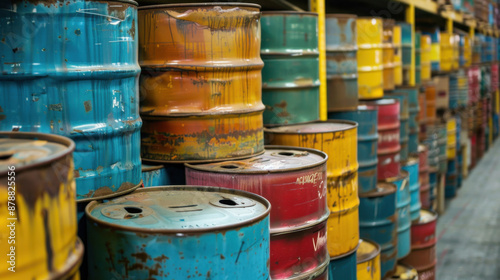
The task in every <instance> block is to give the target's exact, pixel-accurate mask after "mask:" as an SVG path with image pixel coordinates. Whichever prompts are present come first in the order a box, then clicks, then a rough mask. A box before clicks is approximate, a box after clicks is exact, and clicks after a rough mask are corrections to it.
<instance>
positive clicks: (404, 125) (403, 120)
mask: <svg viewBox="0 0 500 280" xmlns="http://www.w3.org/2000/svg"><path fill="white" fill-rule="evenodd" d="M386 98H394V99H398V101H399V123H400V126H399V143H400V145H401V150H400V152H399V155H400V160H401V161H403V162H404V161H407V160H408V157H409V147H408V141H409V137H410V123H409V118H410V111H409V109H410V108H409V106H408V93H407V92H405V91H402V90H398V91H397V93H395V92H389V93H386Z"/></svg>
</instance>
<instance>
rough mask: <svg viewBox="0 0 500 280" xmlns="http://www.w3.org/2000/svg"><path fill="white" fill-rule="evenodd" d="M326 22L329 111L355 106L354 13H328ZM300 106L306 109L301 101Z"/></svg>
mask: <svg viewBox="0 0 500 280" xmlns="http://www.w3.org/2000/svg"><path fill="white" fill-rule="evenodd" d="M325 21H326V34H327V36H326V60H327V62H326V71H327V79H328V84H327V90H328V98H327V99H328V111H329V112H332V111H343V110H355V109H356V106H357V105H358V68H357V67H358V64H357V42H356V40H357V37H356V16H355V15H347V14H328V15H326V19H325ZM272 35H274V34H272ZM294 67H295V66H294ZM264 69H265V68H264ZM276 71H278V72H285V73H286V72H287V71H281V70H276ZM297 71H303V69H300V68H297ZM300 106H301V107H303V109H307V110H308V108H307V107H306V106H304V105H303V103H302V104H301V105H300Z"/></svg>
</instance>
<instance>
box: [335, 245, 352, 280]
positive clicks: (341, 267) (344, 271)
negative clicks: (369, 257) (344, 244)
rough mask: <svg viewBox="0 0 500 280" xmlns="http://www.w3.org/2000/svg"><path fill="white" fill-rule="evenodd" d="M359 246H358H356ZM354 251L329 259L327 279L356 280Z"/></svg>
mask: <svg viewBox="0 0 500 280" xmlns="http://www.w3.org/2000/svg"><path fill="white" fill-rule="evenodd" d="M358 248H359V247H358ZM356 251H357V249H355V250H354V252H352V253H347V254H345V255H341V256H338V257H334V258H331V259H330V264H329V266H328V279H330V280H336V279H339V280H340V279H342V280H357V273H356V272H357V271H356Z"/></svg>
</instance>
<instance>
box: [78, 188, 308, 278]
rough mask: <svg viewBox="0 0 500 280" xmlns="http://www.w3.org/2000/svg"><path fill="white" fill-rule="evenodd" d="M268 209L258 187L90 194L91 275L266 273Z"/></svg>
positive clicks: (228, 275) (226, 275) (232, 275)
mask: <svg viewBox="0 0 500 280" xmlns="http://www.w3.org/2000/svg"><path fill="white" fill-rule="evenodd" d="M270 208H271V205H270V204H269V202H268V201H267V200H265V199H264V198H262V197H260V196H258V195H255V194H251V193H248V192H243V191H237V190H230V189H223V188H215V187H200V186H163V187H154V188H145V189H139V190H137V191H135V192H133V193H131V194H128V195H125V196H121V197H119V198H115V199H111V200H108V201H106V202H101V201H99V202H97V201H93V202H91V203H89V205H88V206H87V208H86V209H85V212H86V213H85V214H86V216H87V220H88V223H87V232H88V238H89V240H92V242H89V244H88V254H89V267H91V268H92V269H90V270H89V279H113V278H116V275H120V279H147V278H151V277H152V275H154V277H155V278H156V279H207V278H213V279H236V278H238V277H240V276H241V275H252V279H263V280H264V279H269V211H270ZM309 242H310V241H309ZM200 244H202V245H203V246H200ZM124 260H125V261H124Z"/></svg>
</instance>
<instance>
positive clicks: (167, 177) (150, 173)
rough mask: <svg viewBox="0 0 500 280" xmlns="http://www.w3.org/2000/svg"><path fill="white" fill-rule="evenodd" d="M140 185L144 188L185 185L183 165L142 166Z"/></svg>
mask: <svg viewBox="0 0 500 280" xmlns="http://www.w3.org/2000/svg"><path fill="white" fill-rule="evenodd" d="M142 183H143V185H144V187H156V186H165V185H185V184H186V172H185V169H184V164H164V165H149V164H142Z"/></svg>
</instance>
